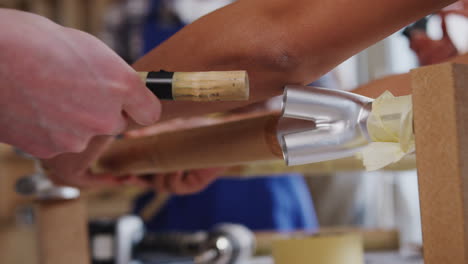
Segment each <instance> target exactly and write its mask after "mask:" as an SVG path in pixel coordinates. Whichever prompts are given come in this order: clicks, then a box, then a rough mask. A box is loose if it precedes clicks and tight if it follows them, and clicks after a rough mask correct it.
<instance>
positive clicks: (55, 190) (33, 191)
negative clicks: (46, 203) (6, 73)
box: [15, 160, 80, 200]
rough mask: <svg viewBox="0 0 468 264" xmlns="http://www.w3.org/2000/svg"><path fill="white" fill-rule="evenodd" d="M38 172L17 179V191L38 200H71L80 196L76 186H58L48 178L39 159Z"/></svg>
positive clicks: (36, 161)
mask: <svg viewBox="0 0 468 264" xmlns="http://www.w3.org/2000/svg"><path fill="white" fill-rule="evenodd" d="M35 163H36V164H35V165H36V173H34V174H32V175H29V176H25V177H23V178H21V179H19V180H18V181H16V186H15V188H16V192H18V193H19V194H21V195H24V196H30V197H33V198H35V199H38V200H71V199H76V198H78V197H79V196H80V190H79V189H78V188H74V187H67V186H56V185H54V184H53V183H52V181H51V180H50V179H49V178H47V176H46V174H45V172H44V171H43V170H42V167H41V165H40V163H39V161H38V160H35Z"/></svg>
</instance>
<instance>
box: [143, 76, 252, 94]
mask: <svg viewBox="0 0 468 264" xmlns="http://www.w3.org/2000/svg"><path fill="white" fill-rule="evenodd" d="M139 74H140V76H141V78H142V80H143V81H144V82H145V84H146V86H147V87H148V89H150V90H151V91H152V92H153V93H154V94H155V95H156V96H157V97H158V98H159V99H161V100H176V101H242V100H247V99H249V78H248V75H247V72H246V71H209V72H166V71H159V72H139Z"/></svg>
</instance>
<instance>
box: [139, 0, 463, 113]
mask: <svg viewBox="0 0 468 264" xmlns="http://www.w3.org/2000/svg"><path fill="white" fill-rule="evenodd" d="M451 2H454V1H453V0H443V1H440V0H387V1H375V0H327V1H323V0H297V1H294V2H290V1H287V0H239V1H238V2H235V3H234V4H231V5H229V6H227V7H225V8H222V9H220V10H218V11H216V12H213V13H211V14H209V15H207V16H205V17H203V18H201V19H199V20H197V21H196V22H194V23H193V24H191V25H188V26H187V27H185V28H184V29H182V30H181V31H180V32H179V33H177V34H175V35H174V36H173V37H172V38H170V39H169V40H167V41H166V42H164V43H163V44H162V45H160V46H159V47H157V48H156V49H154V50H153V51H151V52H150V53H149V54H148V55H146V56H145V57H143V58H142V59H140V60H139V61H138V62H137V63H136V64H135V68H136V69H137V70H159V69H165V70H171V71H175V70H177V71H200V70H234V69H245V70H248V72H249V74H250V77H251V101H258V100H261V99H265V98H268V97H271V96H274V95H278V94H280V93H281V92H282V88H283V87H284V85H286V84H289V83H295V84H306V83H309V82H311V81H314V80H315V79H317V78H318V77H319V76H321V75H322V74H324V73H325V72H327V71H329V70H331V69H332V68H333V67H335V66H336V65H337V64H339V63H340V62H342V61H343V60H345V59H346V58H348V57H350V56H352V55H353V54H355V53H357V52H359V51H360V50H362V49H364V48H366V47H367V46H369V45H371V44H372V43H374V42H376V41H378V40H380V39H382V38H384V37H385V36H387V35H389V34H391V33H392V32H394V31H396V30H398V29H399V28H401V27H403V26H404V25H406V24H408V23H410V22H411V21H414V20H416V19H418V18H420V17H422V16H424V15H426V14H428V13H431V12H434V11H436V10H438V9H440V8H442V7H444V6H445V5H448V4H450V3H451ZM249 103H251V102H220V103H203V104H199V103H191V102H183V103H181V102H165V103H164V105H163V117H162V118H163V119H169V118H173V117H179V116H188V115H197V114H203V113H208V112H215V111H224V110H227V109H231V108H235V107H239V106H243V105H246V104H249Z"/></svg>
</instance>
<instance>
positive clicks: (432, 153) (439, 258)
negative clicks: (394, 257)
mask: <svg viewBox="0 0 468 264" xmlns="http://www.w3.org/2000/svg"><path fill="white" fill-rule="evenodd" d="M412 85H413V107H414V128H415V136H416V157H417V161H416V162H417V167H418V179H419V193H420V202H421V217H422V227H423V230H422V231H423V241H424V260H425V262H424V263H425V264H441V263H450V264H462V263H468V257H467V253H468V221H467V217H468V216H467V214H468V191H467V188H468V187H467V184H468V162H467V161H468V66H467V65H459V64H449V63H446V64H441V65H435V66H429V67H423V68H420V69H416V70H414V71H412Z"/></svg>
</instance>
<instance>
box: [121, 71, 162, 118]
mask: <svg viewBox="0 0 468 264" xmlns="http://www.w3.org/2000/svg"><path fill="white" fill-rule="evenodd" d="M123 111H124V112H125V113H126V114H127V115H128V117H130V119H131V120H133V121H135V122H136V123H138V124H140V125H143V126H148V125H152V124H154V123H156V121H158V119H159V116H160V115H161V103H160V102H159V99H158V98H157V97H156V96H154V94H153V93H151V91H150V90H149V89H148V88H147V87H146V86H145V84H144V83H143V82H142V81H141V79H140V78H139V77H138V76H136V77H135V79H134V80H133V85H132V87H131V89H130V90H129V93H128V95H127V97H126V98H125V100H124V103H123Z"/></svg>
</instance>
